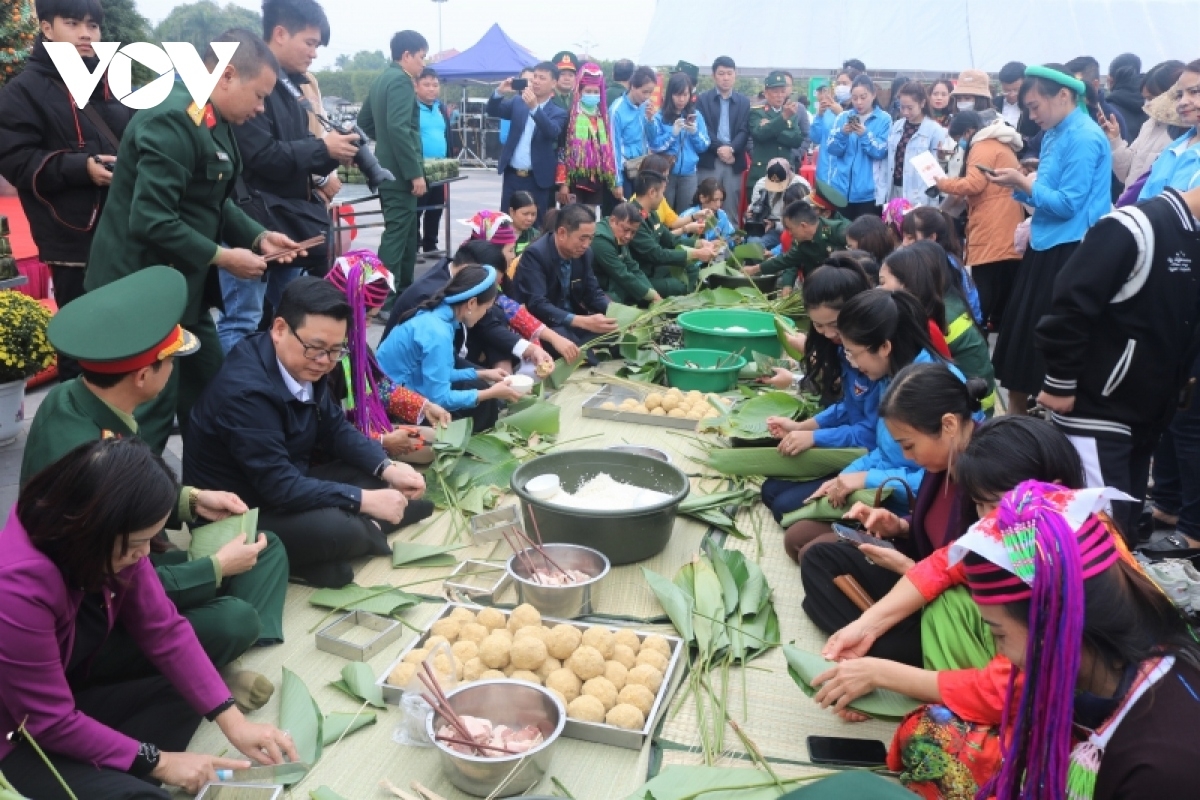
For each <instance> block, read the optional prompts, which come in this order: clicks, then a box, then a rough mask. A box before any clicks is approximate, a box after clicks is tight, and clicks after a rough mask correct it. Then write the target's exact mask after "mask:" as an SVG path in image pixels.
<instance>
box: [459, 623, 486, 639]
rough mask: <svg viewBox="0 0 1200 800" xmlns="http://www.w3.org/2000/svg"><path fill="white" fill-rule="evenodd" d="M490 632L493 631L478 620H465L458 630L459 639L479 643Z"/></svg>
mask: <svg viewBox="0 0 1200 800" xmlns="http://www.w3.org/2000/svg"><path fill="white" fill-rule="evenodd" d="M489 633H491V631H490V630H488V629H487V628H485V627H484V626H483V625H480V624H479V623H478V622H465V623H463V626H462V627H461V628H459V630H458V641H460V642H474V643H475V644H479V643H480V642H482V641H483V640H484V639H486V638H487V636H488V634H489Z"/></svg>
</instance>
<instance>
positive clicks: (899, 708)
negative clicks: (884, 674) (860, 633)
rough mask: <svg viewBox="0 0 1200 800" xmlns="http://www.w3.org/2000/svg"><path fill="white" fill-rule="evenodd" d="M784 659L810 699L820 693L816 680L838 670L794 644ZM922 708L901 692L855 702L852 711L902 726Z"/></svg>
mask: <svg viewBox="0 0 1200 800" xmlns="http://www.w3.org/2000/svg"><path fill="white" fill-rule="evenodd" d="M783 655H784V657H785V658H786V659H787V663H788V674H789V675H791V676H792V680H794V681H795V682H796V685H797V686H799V687H800V690H801V691H802V692H804V693H805V694H806V695H808V696H809V697H812V696H813V695H815V694H816V693H817V689H816V688H814V687H813V685H812V682H813V680H814V679H815V678H816V677H817V676H818V675H820V674H821V673H822V672H825V671H826V670H828V669H831V668H832V667H834V666H836V664H835V663H834V662H832V661H826V660H825V659H824V658H822V657H821V656H819V655H817V654H816V653H809V652H807V651H805V650H800V649H799V648H796V647H794V646H792V645H790V644H785V645H784V646H783ZM920 705H921V703H920V702H919V701H917V700H914V699H912V698H911V697H906V696H904V695H902V694H900V693H899V692H893V691H891V690H890V689H875V690H873V691H870V692H868V693H866V694H864V695H863V696H862V697H860V698H858V699H857V700H855V701H853V702H852V703H850V705H849V706H848V707H849V708H852V709H854V710H855V711H859V712H862V713H863V714H866V715H867V716H868V717H873V718H875V719H877V720H881V721H883V722H895V723H899V722H900V721H901V720H902V719H904V717H905V716H907V715H908V713H909V712H911V711H913V710H915V709H916V708H917V707H918V706H920Z"/></svg>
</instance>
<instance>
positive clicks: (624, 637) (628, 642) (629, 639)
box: [460, 628, 642, 655]
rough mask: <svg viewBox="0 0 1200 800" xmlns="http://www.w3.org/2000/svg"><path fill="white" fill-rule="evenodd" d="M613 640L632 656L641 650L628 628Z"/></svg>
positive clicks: (640, 641)
mask: <svg viewBox="0 0 1200 800" xmlns="http://www.w3.org/2000/svg"><path fill="white" fill-rule="evenodd" d="M460 635H461V634H460ZM614 638H615V639H616V640H617V644H623V645H625V646H626V647H628V648H629V649H630V650H632V651H633V654H634V655H637V651H638V650H641V649H642V640H641V639H639V638H638V635H637V634H636V633H634V632H633V631H631V630H629V628H619V629H618V630H617V632H616V633H615V634H614Z"/></svg>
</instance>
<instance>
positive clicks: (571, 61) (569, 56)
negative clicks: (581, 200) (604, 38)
mask: <svg viewBox="0 0 1200 800" xmlns="http://www.w3.org/2000/svg"><path fill="white" fill-rule="evenodd" d="M550 63H552V64H554V68H555V69H557V70H558V82H557V83H556V84H555V85H554V96H553V97H551V98H550V102H551V103H554V105H556V106H558V107H559V108H561V109H562V110H563V111H565V112H567V119H568V120H569V119H570V118H571V106H572V105H573V104H574V101H575V79H576V78H577V77H578V75H579V57H578V56H577V55H575V54H574V53H572V52H571V51H570V50H563V51H561V52H558V53H555V54H554V58H552V59H551V60H550ZM566 147H567V126H566V123H563V129H562V133H560V134H559V135H558V169H557V170H556V171H555V174H554V200H555V202H557V203H558V204H559V205H560V206H565V205H567V204H568V203H570V202H571V198H570V196H569V195H570V193H569V192H568V183H567V162H566Z"/></svg>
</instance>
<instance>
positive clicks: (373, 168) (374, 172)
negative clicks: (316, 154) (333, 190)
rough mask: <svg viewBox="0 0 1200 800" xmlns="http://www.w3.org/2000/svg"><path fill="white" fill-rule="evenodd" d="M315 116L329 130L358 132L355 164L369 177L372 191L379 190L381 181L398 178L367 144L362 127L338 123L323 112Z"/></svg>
mask: <svg viewBox="0 0 1200 800" xmlns="http://www.w3.org/2000/svg"><path fill="white" fill-rule="evenodd" d="M314 116H316V118H317V121H318V122H320V123H321V125H322V126H323V127H324V128H325V130H327V131H333V132H334V133H340V134H342V135H343V136H349V135H350V134H358V152H357V153H355V154H354V166H356V167H358V169H359V171H360V172H362V174H363V177H364V178H366V179H367V188H368V189H370V190H371V191H372V192H377V191H379V185H380V184H381V183H385V182H386V181H394V180H396V176H395V175H393V174H392V171H391V170H389V169H387V168H385V167H384V166H383V165H382V164H380V163H379V159H378V158H376V157H375V153H374V152H372V150H371V148H370V146H369V145H368V144H367V134H365V133H363V129H362V128H360V127H358V125H355V124H353V123H343V124H341V125H338V124H336V123H334V122H331V121H330V120H329V119H327V118H326V117H325V116H323V115H321V114H315V115H314Z"/></svg>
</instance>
